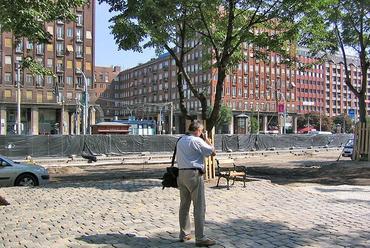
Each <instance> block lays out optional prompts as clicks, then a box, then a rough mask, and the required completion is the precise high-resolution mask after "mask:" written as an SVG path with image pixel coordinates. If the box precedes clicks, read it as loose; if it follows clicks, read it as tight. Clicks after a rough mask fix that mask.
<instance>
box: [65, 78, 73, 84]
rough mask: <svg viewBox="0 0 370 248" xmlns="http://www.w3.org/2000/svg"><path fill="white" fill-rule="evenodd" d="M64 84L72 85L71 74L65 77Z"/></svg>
mask: <svg viewBox="0 0 370 248" xmlns="http://www.w3.org/2000/svg"><path fill="white" fill-rule="evenodd" d="M66 84H67V85H68V86H72V85H73V77H71V76H68V77H66Z"/></svg>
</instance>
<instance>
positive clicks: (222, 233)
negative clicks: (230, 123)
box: [0, 179, 370, 248]
mask: <svg viewBox="0 0 370 248" xmlns="http://www.w3.org/2000/svg"><path fill="white" fill-rule="evenodd" d="M160 186H161V185H160V181H159V180H156V179H135V180H126V181H101V182H99V181H95V182H82V183H71V182H68V183H66V182H64V183H52V184H49V185H48V186H46V187H36V188H0V195H2V196H4V197H5V198H6V199H7V200H8V201H9V202H10V203H11V205H10V206H6V207H0V223H1V224H0V247H12V248H13V247H40V248H41V247H42V248H45V247H53V248H54V247H194V240H191V241H189V242H186V243H180V242H178V241H177V237H178V219H177V216H178V215H177V211H178V205H179V192H178V190H177V189H165V190H162V188H161V187H160ZM206 195H207V216H206V220H207V222H206V233H207V234H208V236H209V237H211V238H214V239H216V240H217V242H218V245H216V246H214V247H292V248H293V247H370V233H369V229H370V217H369V216H370V187H366V186H362V187H360V186H355V187H354V186H325V187H324V186H320V185H314V186H307V187H306V186H304V187H293V186H281V185H276V184H272V183H270V182H269V181H250V182H248V183H247V186H246V188H243V187H242V183H240V182H237V183H236V184H235V185H234V186H232V187H231V189H230V190H226V188H225V187H220V188H215V187H214V183H208V184H207V187H206Z"/></svg>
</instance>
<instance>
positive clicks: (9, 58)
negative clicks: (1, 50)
mask: <svg viewBox="0 0 370 248" xmlns="http://www.w3.org/2000/svg"><path fill="white" fill-rule="evenodd" d="M4 62H5V64H6V65H11V64H12V57H11V56H5V60H4Z"/></svg>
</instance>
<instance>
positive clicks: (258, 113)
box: [256, 103, 260, 134]
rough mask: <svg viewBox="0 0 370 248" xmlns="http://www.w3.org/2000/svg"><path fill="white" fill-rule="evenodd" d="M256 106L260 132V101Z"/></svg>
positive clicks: (258, 131)
mask: <svg viewBox="0 0 370 248" xmlns="http://www.w3.org/2000/svg"><path fill="white" fill-rule="evenodd" d="M256 107H257V134H259V133H260V108H259V104H258V103H257V104H256Z"/></svg>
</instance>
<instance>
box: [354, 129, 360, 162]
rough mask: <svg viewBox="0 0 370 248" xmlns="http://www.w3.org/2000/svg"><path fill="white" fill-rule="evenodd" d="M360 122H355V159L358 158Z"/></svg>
mask: <svg viewBox="0 0 370 248" xmlns="http://www.w3.org/2000/svg"><path fill="white" fill-rule="evenodd" d="M359 124H360V123H357V124H356V126H355V147H354V152H355V160H359V159H360V152H359V149H360V140H359V139H360V125H359Z"/></svg>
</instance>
